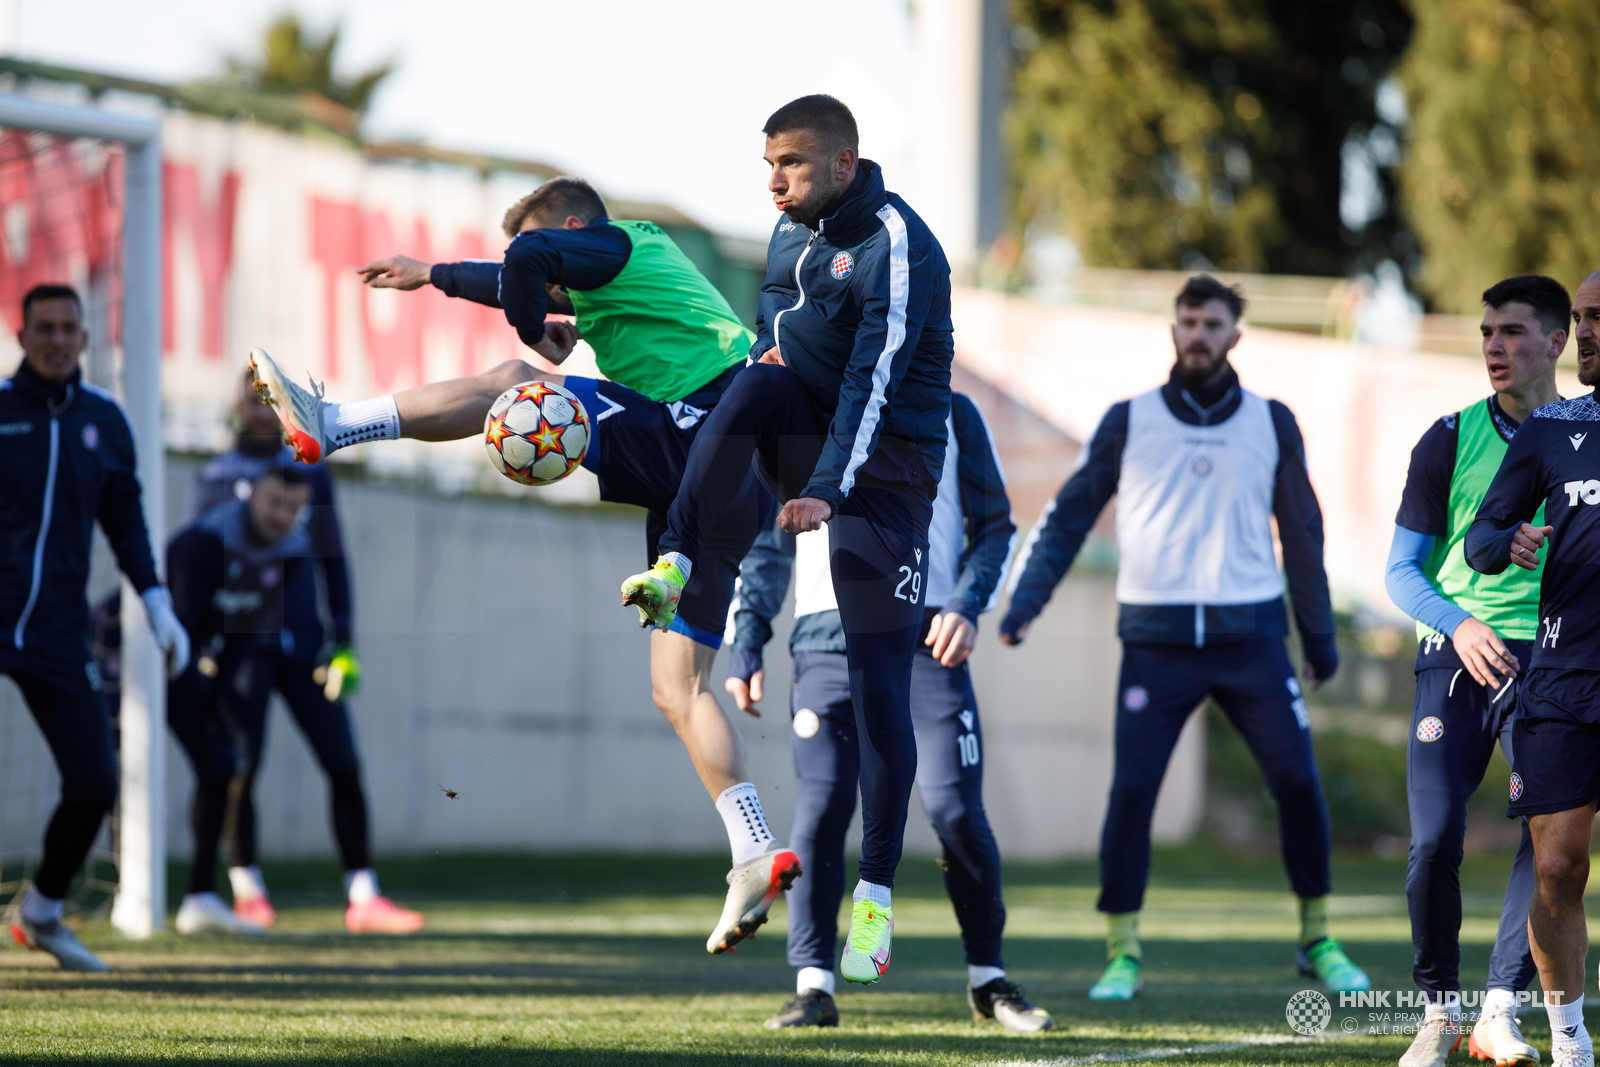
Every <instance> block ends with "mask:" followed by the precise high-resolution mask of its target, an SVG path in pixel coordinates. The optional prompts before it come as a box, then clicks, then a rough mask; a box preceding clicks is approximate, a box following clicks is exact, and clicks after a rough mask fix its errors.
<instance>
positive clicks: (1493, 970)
mask: <svg viewBox="0 0 1600 1067" xmlns="http://www.w3.org/2000/svg"><path fill="white" fill-rule="evenodd" d="M1483 303H1484V312H1483V323H1482V332H1483V356H1484V362H1485V365H1486V367H1487V369H1488V372H1489V382H1490V385H1491V386H1492V387H1493V389H1494V392H1493V393H1491V394H1490V395H1489V397H1488V399H1486V400H1481V401H1479V402H1477V403H1475V404H1472V405H1471V406H1469V407H1467V408H1464V409H1463V410H1461V411H1458V412H1455V413H1453V414H1450V415H1446V416H1444V417H1443V418H1441V419H1439V420H1438V421H1437V422H1435V423H1434V424H1433V425H1432V426H1431V427H1429V429H1428V432H1427V433H1425V434H1423V435H1422V439H1421V440H1420V441H1418V442H1417V446H1416V448H1414V449H1413V450H1412V452H1411V469H1410V472H1409V473H1408V474H1407V476H1406V488H1405V493H1404V495H1403V496H1402V497H1401V499H1400V511H1399V514H1398V515H1396V516H1395V529H1394V542H1393V546H1392V547H1391V548H1390V551H1389V565H1388V573H1387V578H1386V581H1385V586H1386V588H1387V589H1388V592H1389V598H1390V599H1391V600H1393V601H1394V602H1395V604H1396V605H1397V606H1398V607H1399V608H1400V609H1401V610H1402V611H1404V612H1405V613H1406V614H1408V615H1410V616H1411V617H1412V618H1414V619H1416V620H1417V638H1418V641H1419V644H1418V647H1417V667H1416V674H1417V692H1416V700H1415V703H1414V706H1413V709H1412V714H1411V735H1410V740H1409V741H1408V742H1407V746H1408V749H1409V751H1408V755H1407V762H1406V796H1407V801H1408V807H1409V810H1410V815H1411V850H1410V855H1409V858H1408V863H1407V869H1406V902H1407V905H1408V907H1409V910H1410V912H1411V940H1412V943H1413V945H1414V946H1415V950H1416V957H1415V963H1414V965H1413V967H1412V976H1413V978H1414V979H1415V980H1416V983H1417V985H1418V986H1419V987H1420V988H1421V989H1422V990H1423V992H1424V994H1425V995H1426V996H1427V998H1428V999H1427V1007H1426V1009H1425V1011H1424V1018H1423V1021H1422V1025H1421V1026H1420V1027H1418V1030H1417V1036H1416V1038H1415V1039H1414V1040H1413V1041H1412V1043H1411V1047H1410V1048H1409V1049H1407V1051H1406V1054H1405V1055H1404V1056H1402V1057H1401V1059H1400V1064H1401V1067H1442V1065H1443V1063H1444V1061H1445V1059H1446V1058H1447V1057H1448V1056H1449V1055H1450V1053H1451V1052H1452V1051H1454V1049H1455V1047H1456V1045H1458V1044H1459V1043H1460V1040H1461V1009H1462V1001H1461V976H1460V963H1461V942H1460V935H1461V878H1460V868H1461V856H1462V847H1463V842H1464V839H1465V835H1466V819H1467V799H1468V798H1469V797H1470V796H1471V795H1472V794H1473V792H1474V791H1475V790H1476V789H1477V788H1478V784H1479V783H1480V782H1481V781H1482V780H1483V775H1484V772H1485V770H1486V769H1487V768H1488V763H1489V757H1490V756H1491V755H1492V754H1493V752H1494V745H1495V742H1496V741H1497V740H1498V741H1499V742H1500V749H1501V751H1502V752H1503V753H1504V754H1505V757H1506V760H1507V762H1508V763H1510V764H1511V765H1512V768H1513V769H1515V767H1516V760H1515V758H1514V756H1513V753H1514V746H1513V744H1512V724H1513V721H1514V716H1515V714H1516V709H1517V701H1518V698H1517V678H1518V676H1519V675H1521V674H1523V673H1524V672H1525V671H1526V670H1527V668H1528V661H1529V657H1530V656H1531V654H1532V652H1533V638H1534V635H1535V632H1536V631H1537V630H1538V626H1539V615H1538V612H1539V585H1538V581H1537V580H1536V579H1534V578H1532V577H1531V576H1529V575H1528V574H1527V573H1526V572H1524V571H1521V570H1517V571H1513V572H1511V573H1508V574H1501V575H1498V576H1495V577H1488V576H1485V575H1481V574H1478V573H1477V572H1476V571H1474V570H1473V569H1472V568H1471V567H1469V566H1468V564H1467V560H1466V557H1465V555H1464V554H1463V550H1462V542H1463V540H1464V539H1465V537H1466V533H1467V528H1468V527H1469V526H1470V525H1471V524H1472V520H1473V517H1474V515H1475V514H1476V513H1477V510H1478V505H1479V504H1480V503H1482V501H1483V494H1484V490H1485V489H1487V488H1488V485H1489V482H1490V480H1491V479H1492V478H1493V477H1494V474H1495V471H1497V470H1499V468H1500V461H1501V459H1502V458H1503V457H1504V456H1505V454H1506V448H1507V445H1508V443H1509V442H1510V441H1511V440H1512V438H1513V436H1514V435H1515V434H1516V433H1517V432H1518V428H1519V427H1520V426H1522V425H1524V424H1525V423H1526V420H1527V418H1528V416H1529V414H1530V413H1531V412H1532V411H1533V410H1534V409H1536V408H1539V407H1542V406H1543V405H1545V404H1547V403H1550V402H1551V401H1554V400H1559V399H1560V397H1559V396H1557V394H1556V383H1555V372H1556V360H1557V359H1559V358H1560V356H1561V350H1562V349H1563V348H1564V347H1565V346H1566V343H1567V322H1568V319H1569V316H1570V315H1571V312H1572V301H1571V299H1570V298H1569V297H1568V296H1567V291H1566V290H1565V289H1564V288H1562V287H1561V284H1560V283H1559V282H1557V281H1555V280H1554V279H1552V278H1545V277H1541V276H1539V275H1523V276H1520V277H1516V278H1507V279H1506V280H1505V281H1502V282H1499V283H1497V284H1495V285H1493V286H1491V287H1490V288H1489V289H1488V290H1486V291H1485V292H1484V294H1483ZM1533 884H1534V872H1533V843H1532V838H1531V837H1530V836H1529V833H1528V827H1527V823H1526V822H1524V823H1523V827H1522V843H1521V845H1520V846H1519V848H1518V849H1517V855H1516V860H1515V861H1514V863H1513V864H1512V868H1511V878H1510V881H1509V883H1508V884H1507V886H1506V895H1505V901H1504V905H1503V907H1502V910H1501V914H1500V930H1499V934H1498V935H1497V936H1496V938H1495V947H1494V952H1493V954H1492V955H1491V956H1490V957H1489V982H1488V992H1487V995H1486V996H1485V998H1484V1000H1483V1008H1482V1011H1481V1012H1480V1013H1479V1017H1478V1021H1477V1023H1476V1025H1475V1026H1474V1027H1473V1030H1472V1039H1471V1051H1472V1053H1473V1055H1475V1056H1478V1057H1480V1058H1486V1059H1492V1060H1494V1061H1495V1062H1496V1063H1498V1064H1512V1063H1522V1064H1528V1063H1537V1062H1538V1060H1539V1054H1538V1052H1537V1051H1536V1050H1535V1049H1534V1047H1533V1046H1532V1045H1530V1044H1528V1043H1527V1042H1526V1041H1525V1040H1523V1037H1522V1032H1521V1030H1519V1029H1518V1027H1517V1019H1516V1008H1517V993H1518V992H1519V991H1521V990H1524V989H1527V988H1528V986H1529V984H1530V983H1531V982H1532V980H1533V976H1534V966H1533V957H1532V956H1531V955H1530V954H1529V951H1528V903H1529V901H1530V900H1531V899H1532V896H1533Z"/></svg>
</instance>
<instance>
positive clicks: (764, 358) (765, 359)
mask: <svg viewBox="0 0 1600 1067" xmlns="http://www.w3.org/2000/svg"><path fill="white" fill-rule="evenodd" d="M756 362H757V363H776V364H777V365H778V366H780V367H787V366H788V365H789V364H787V363H785V362H784V361H783V353H782V352H779V351H778V346H777V345H773V346H772V347H771V348H769V349H767V350H766V351H765V352H763V353H761V358H760V359H758V360H756Z"/></svg>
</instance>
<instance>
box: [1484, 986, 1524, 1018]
mask: <svg viewBox="0 0 1600 1067" xmlns="http://www.w3.org/2000/svg"><path fill="white" fill-rule="evenodd" d="M1498 1012H1509V1013H1510V1014H1512V1015H1515V1014H1516V1012H1517V994H1516V993H1514V992H1513V991H1511V990H1509V989H1491V990H1489V992H1487V993H1485V994H1484V995H1483V1014H1485V1015H1494V1014H1496V1013H1498Z"/></svg>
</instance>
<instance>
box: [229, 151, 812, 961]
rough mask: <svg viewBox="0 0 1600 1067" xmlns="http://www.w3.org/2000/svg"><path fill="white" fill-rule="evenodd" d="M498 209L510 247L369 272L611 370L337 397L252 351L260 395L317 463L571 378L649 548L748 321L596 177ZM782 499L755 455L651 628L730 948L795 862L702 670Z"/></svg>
mask: <svg viewBox="0 0 1600 1067" xmlns="http://www.w3.org/2000/svg"><path fill="white" fill-rule="evenodd" d="M505 226H506V229H507V232H508V233H509V234H513V236H512V241H511V244H510V246H509V247H508V248H507V249H506V254H505V259H504V262H501V263H495V262H486V261H467V262H464V263H436V264H432V265H431V266H430V265H429V264H426V263H421V262H419V261H417V260H414V259H408V258H407V257H405V256H393V257H391V258H389V259H383V260H378V261H376V262H373V263H369V264H367V265H366V266H364V267H362V268H361V274H362V276H363V277H364V278H365V279H366V280H367V282H368V284H370V285H372V286H374V287H377V288H394V289H417V288H420V287H421V286H424V285H428V284H432V285H433V286H434V287H435V288H437V289H439V290H440V291H442V292H444V293H446V294H448V295H450V296H458V297H463V298H466V299H470V300H473V301H476V302H477V303H481V304H486V305H489V306H491V307H499V308H503V309H504V311H505V315H506V319H507V321H508V322H509V323H510V324H511V325H512V326H514V327H516V329H517V334H518V336H519V337H520V338H521V339H522V341H523V343H524V344H526V345H528V346H529V347H530V348H533V349H534V350H535V351H537V352H539V353H540V355H542V356H544V357H545V358H546V359H548V360H550V361H551V362H553V363H556V364H560V363H561V362H562V361H563V360H565V359H566V358H567V356H568V355H569V354H570V353H571V352H572V347H573V345H574V344H575V343H576V341H577V339H578V336H579V332H580V331H581V334H582V336H583V338H584V339H585V340H587V341H588V342H589V344H590V345H591V346H592V347H593V349H594V351H595V356H596V362H597V364H598V366H599V369H600V371H601V372H602V373H603V374H604V375H605V378H604V379H600V378H586V377H579V376H576V375H567V376H563V375H561V374H555V373H551V372H549V371H543V370H539V369H538V368H536V367H533V366H531V365H529V364H528V363H526V362H524V361H522V360H520V359H518V360H510V361H508V362H506V363H502V364H500V365H499V366H497V367H494V368H493V369H491V370H489V371H486V372H484V373H483V374H479V375H476V376H474V377H471V378H461V379H457V380H454V381H446V382H434V383H430V384H428V385H423V386H419V387H417V388H415V389H408V390H405V391H404V392H401V393H397V394H395V395H394V396H392V397H380V398H378V399H376V400H366V401H360V402H357V403H347V404H331V403H326V402H323V401H322V400H321V399H320V397H319V396H313V395H312V394H311V393H308V392H307V391H306V390H304V389H302V388H300V387H299V386H297V385H295V384H293V383H292V382H289V381H288V380H287V379H286V378H285V377H284V375H283V374H282V373H281V372H279V371H278V369H277V368H276V366H275V365H274V364H273V363H272V361H271V360H270V359H269V358H268V357H267V356H266V354H265V353H264V352H260V351H259V350H257V352H256V353H255V355H254V357H253V365H254V366H255V368H256V373H257V374H258V377H259V380H260V381H261V383H262V389H263V390H264V395H265V396H266V397H268V398H270V399H269V402H270V403H273V404H274V405H275V410H276V411H277V413H278V417H279V418H280V419H281V420H282V422H283V425H284V428H285V431H286V435H287V436H288V438H289V439H290V441H291V442H292V443H293V444H294V445H295V449H296V452H297V454H298V455H299V456H300V458H302V459H304V460H306V461H308V462H315V461H316V460H317V459H319V458H320V457H322V456H324V455H326V454H328V453H330V452H332V451H333V450H334V449H336V448H341V447H343V446H345V445H347V444H353V443H355V442H357V441H373V440H388V439H392V438H396V437H410V438H415V439H419V440H423V441H449V440H456V439H459V438H463V437H475V436H477V435H479V434H481V433H482V432H483V421H484V415H485V413H486V412H487V411H488V409H489V405H490V404H492V403H493V402H494V401H495V399H496V398H497V397H498V396H499V395H500V394H501V393H502V392H504V391H505V390H506V389H508V388H510V387H512V386H514V385H517V384H519V383H521V382H526V381H530V380H533V379H543V380H545V381H549V382H553V383H555V384H556V385H561V386H564V387H565V388H566V389H568V390H570V391H571V392H572V393H574V394H575V395H576V396H577V397H578V398H579V399H580V400H581V401H582V403H583V405H584V407H585V408H586V409H587V410H588V412H589V414H590V420H591V421H590V427H591V432H592V433H593V435H594V436H593V438H592V439H591V441H590V443H589V448H588V451H587V453H586V454H585V456H584V459H583V465H584V466H585V467H587V468H588V469H589V470H590V471H592V472H594V473H595V474H596V475H597V476H598V478H599V480H600V497H601V499H602V500H609V501H615V502H618V503H625V504H635V505H638V506H639V507H643V508H644V509H646V521H645V540H646V550H647V556H646V558H647V559H649V558H653V557H654V556H655V554H656V552H657V542H658V540H659V538H660V536H661V532H662V530H663V529H664V528H665V526H666V514H667V509H668V507H670V506H671V504H672V499H673V496H674V494H675V493H676V492H677V490H678V484H679V482H681V481H682V479H683V472H684V463H685V459H686V457H687V455H688V452H689V447H690V445H691V444H692V443H693V441H694V439H695V435H696V434H698V433H699V432H700V429H701V427H702V425H703V424H704V420H705V418H706V414H707V412H708V411H711V410H714V409H715V407H716V406H717V404H718V403H720V401H721V398H722V397H723V395H724V394H725V392H726V391H727V390H728V388H729V386H730V384H731V383H732V382H733V381H734V380H735V377H736V376H737V375H738V374H740V372H741V371H743V369H744V364H745V359H746V354H747V352H748V350H749V348H750V343H751V341H752V340H754V337H753V335H752V334H751V333H750V331H749V330H747V329H746V328H745V327H744V326H743V324H741V323H740V322H739V319H738V317H737V316H736V315H735V314H734V313H733V309H732V308H731V307H729V305H728V302H727V300H725V299H724V298H723V296H722V294H721V293H719V292H718V291H717V290H716V288H715V287H713V286H712V284H711V283H710V281H708V280H707V279H706V277H705V275H703V274H701V273H700V271H699V270H698V269H696V267H695V266H694V264H693V263H692V262H690V260H689V258H688V257H687V256H685V255H684V254H683V251H682V250H681V249H679V248H678V246H677V244H676V243H674V242H673V240H672V238H671V237H669V236H667V234H666V233H664V232H663V231H662V230H661V228H660V227H658V226H656V225H655V224H653V223H650V222H641V221H633V220H625V219H618V220H613V219H611V218H609V217H607V215H606V211H605V204H604V202H603V201H601V200H600V199H599V197H598V196H597V195H595V193H594V190H593V189H591V188H590V187H589V186H588V185H587V184H586V183H583V182H580V181H578V180H576V179H571V178H557V179H552V180H551V181H549V182H546V183H545V184H544V185H542V186H540V187H539V189H538V190H536V191H535V192H534V193H533V194H532V195H531V196H529V197H525V198H524V199H522V200H520V201H518V202H517V204H515V205H514V206H513V207H512V208H511V210H510V211H508V212H507V213H506V219H505ZM551 313H555V314H563V315H564V314H574V315H576V319H577V325H576V328H574V327H573V325H571V324H569V323H565V322H561V321H557V320H550V321H546V316H547V315H549V314H551ZM772 508H773V505H772V501H771V499H770V498H769V497H768V496H767V495H766V492H765V490H763V489H762V488H761V486H760V484H759V483H757V481H756V480H755V478H754V477H753V476H751V475H750V474H749V472H748V471H746V474H745V478H744V481H743V483H742V484H741V485H740V486H739V487H738V503H737V506H736V507H734V508H732V509H730V510H729V512H728V513H727V514H726V515H725V516H724V519H723V521H721V522H720V523H718V524H717V525H716V527H715V528H714V529H713V530H711V531H710V534H709V537H708V549H709V551H708V552H707V553H706V555H705V557H704V558H703V559H702V561H701V564H702V565H701V567H700V570H699V571H698V572H697V574H696V576H695V578H694V579H693V580H692V581H691V582H690V584H689V585H688V586H687V587H686V588H685V589H684V590H683V595H682V600H681V602H680V604H679V611H678V614H677V616H676V617H675V618H673V619H671V620H665V621H663V623H662V625H661V626H659V627H658V628H657V632H655V633H652V634H651V635H650V680H651V686H652V694H653V696H654V698H655V702H656V707H657V708H659V709H660V710H661V712H662V713H663V714H664V715H666V716H667V719H668V721H670V722H671V723H672V725H673V728H674V729H675V730H676V731H677V734H678V737H679V738H680V739H681V740H682V741H683V744H684V747H685V748H686V749H687V750H688V752H689V757H690V759H691V760H692V761H693V763H694V766H695V770H696V771H697V772H698V774H699V776H700V781H701V783H702V784H703V785H704V786H705V789H706V792H707V793H708V794H710V796H711V798H712V801H713V803H714V804H715V806H716V809H717V813H718V815H719V816H720V817H721V818H722V822H723V827H724V828H725V829H726V831H727V834H728V842H729V847H730V849H731V851H732V853H733V870H732V871H730V872H729V875H728V879H729V882H728V890H727V897H726V900H725V903H724V906H723V914H722V916H721V917H720V918H719V919H718V921H717V924H716V927H715V928H714V929H713V930H712V932H711V936H710V938H709V939H708V940H707V942H706V949H707V951H709V952H713V953H720V952H724V951H726V950H727V949H729V948H732V947H733V946H734V945H736V944H737V943H738V942H739V941H740V940H741V939H742V938H744V937H746V936H748V933H749V931H752V930H754V929H755V927H756V926H758V925H759V924H760V923H761V922H763V921H765V919H766V914H767V910H768V909H769V908H770V907H771V905H772V902H773V901H774V900H775V899H776V898H777V896H778V895H779V893H780V892H781V891H782V890H783V889H784V888H787V886H788V885H789V884H790V883H791V882H793V880H794V879H795V878H796V877H798V876H799V873H800V870H799V864H798V861H797V860H796V858H795V855H794V853H793V852H792V851H790V850H788V849H786V848H783V847H782V845H781V844H780V843H779V842H778V840H777V838H776V837H775V836H774V835H773V834H772V832H771V830H770V829H769V828H768V826H767V822H766V817H765V816H764V815H763V814H762V813H761V799H760V797H759V795H758V794H757V791H756V787H755V784H754V783H753V782H751V781H750V772H749V768H748V754H747V752H746V750H745V745H744V740H743V738H741V737H740V736H739V731H738V729H737V728H736V727H735V726H734V724H733V722H732V721H731V719H730V718H729V717H728V713H727V712H725V711H724V710H723V709H722V707H721V705H719V704H718V703H717V699H716V696H715V694H714V693H713V692H712V690H711V682H710V676H711V665H712V663H713V661H714V660H715V658H716V653H717V649H718V648H719V647H720V646H721V644H722V634H723V631H724V629H725V628H726V626H727V616H728V604H729V603H730V601H731V600H732V599H733V584H734V580H735V579H736V578H737V577H738V573H739V561H740V560H741V559H743V558H744V555H745V553H746V552H748V551H749V549H750V545H751V544H752V543H754V541H755V539H756V535H757V534H759V533H760V532H761V530H762V529H763V528H764V527H765V526H766V525H767V523H768V521H769V520H770V519H771V516H772ZM648 624H649V620H647V619H643V618H641V625H648Z"/></svg>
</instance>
